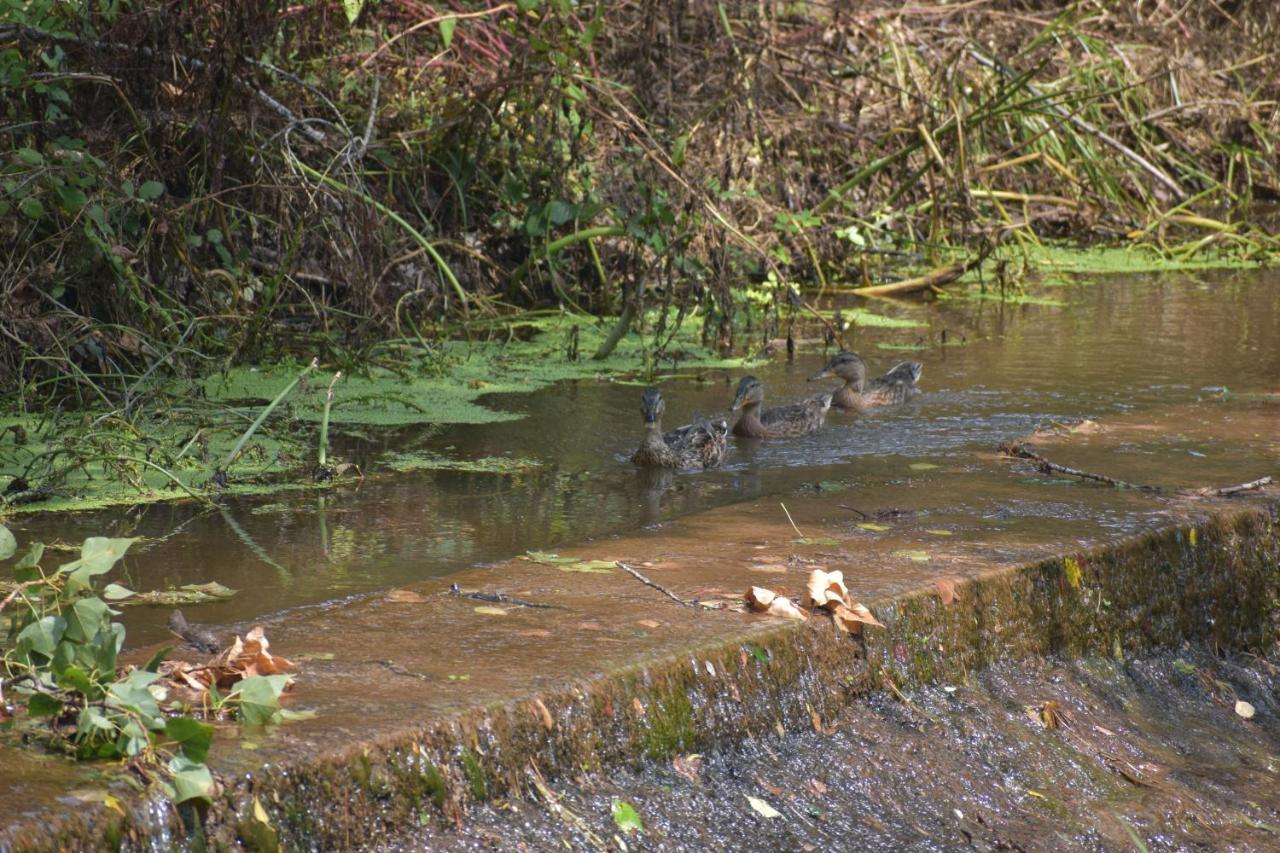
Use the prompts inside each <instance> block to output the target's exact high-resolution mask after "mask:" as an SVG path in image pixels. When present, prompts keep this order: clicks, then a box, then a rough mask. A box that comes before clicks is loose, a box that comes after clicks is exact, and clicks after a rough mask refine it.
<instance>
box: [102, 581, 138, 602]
mask: <svg viewBox="0 0 1280 853" xmlns="http://www.w3.org/2000/svg"><path fill="white" fill-rule="evenodd" d="M135 595H137V593H136V592H134V591H133V590H131V589H128V588H127V587H123V586H121V585H120V584H118V583H109V584H107V585H106V586H105V587H104V588H103V590H102V597H103V598H105V599H106V600H107V601H122V600H123V599H126V598H132V597H133V596H135Z"/></svg>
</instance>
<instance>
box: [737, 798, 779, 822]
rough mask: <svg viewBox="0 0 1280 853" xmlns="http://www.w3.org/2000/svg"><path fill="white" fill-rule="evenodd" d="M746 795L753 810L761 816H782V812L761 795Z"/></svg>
mask: <svg viewBox="0 0 1280 853" xmlns="http://www.w3.org/2000/svg"><path fill="white" fill-rule="evenodd" d="M744 796H746V798H747V802H748V803H750V804H751V808H752V810H754V811H755V813H756V814H758V815H760V817H763V818H775V817H782V812H780V811H778V810H777V809H775V808H774V807H773V806H771V805H769V804H768V803H766V802H765V801H764V800H762V799H760V798H759V797H753V796H751V795H750V794H746V795H744Z"/></svg>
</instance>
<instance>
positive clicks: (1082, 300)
mask: <svg viewBox="0 0 1280 853" xmlns="http://www.w3.org/2000/svg"><path fill="white" fill-rule="evenodd" d="M1045 292H1047V293H1048V294H1049V295H1050V296H1051V297H1053V298H1054V299H1057V300H1060V301H1061V303H1062V304H1061V305H1046V304H1010V303H1002V302H998V301H990V300H982V299H970V298H953V299H947V300H943V301H940V302H938V303H935V304H932V305H913V304H897V303H892V304H888V305H886V306H881V305H878V304H876V305H872V306H870V307H871V309H872V310H875V311H877V312H880V313H883V314H886V315H891V316H894V317H896V318H898V319H900V320H907V321H910V322H914V323H917V324H918V326H916V327H913V328H895V329H882V328H872V327H859V328H857V329H856V330H855V331H854V332H853V335H852V338H853V341H854V346H855V348H856V349H858V350H859V351H860V352H861V353H862V354H863V355H864V357H866V358H867V359H868V361H869V362H870V363H871V367H872V369H873V370H877V369H878V370H887V369H888V368H889V367H891V366H892V365H893V364H894V363H896V362H897V361H899V360H901V359H903V358H915V359H918V360H920V361H922V362H924V364H925V370H924V378H923V380H922V383H921V385H922V387H923V389H924V390H925V394H924V395H923V396H922V397H921V398H919V399H918V400H917V401H914V402H913V403H911V404H909V405H906V406H902V407H899V408H897V409H892V410H881V411H878V412H875V413H872V414H870V415H868V416H866V417H862V418H854V417H849V416H845V415H838V414H834V413H833V415H832V417H831V418H830V419H829V421H828V428H826V429H824V430H823V431H822V432H820V433H817V434H815V435H811V436H807V437H805V438H802V439H798V440H795V441H789V442H774V443H762V444H756V445H754V446H746V445H742V446H738V447H736V448H735V450H734V451H733V452H732V453H731V456H730V458H729V459H728V460H727V461H726V463H725V465H724V467H723V468H722V469H721V470H717V471H709V472H704V473H674V474H673V473H671V472H644V471H636V470H635V469H633V468H632V467H631V466H630V465H629V464H628V463H627V461H626V460H627V456H628V455H629V453H630V451H631V449H632V448H633V446H634V444H635V442H636V441H637V440H638V437H639V403H638V398H639V390H640V388H639V386H638V385H633V384H626V383H620V382H607V381H597V382H578V383H566V384H563V385H561V386H558V387H556V388H553V389H550V390H547V391H543V392H540V393H538V394H534V395H528V396H525V397H520V398H510V397H504V398H503V399H502V400H501V403H500V405H501V406H502V407H503V408H514V409H516V410H518V411H520V412H521V413H522V414H523V415H524V418H523V419H522V420H519V421H512V422H506V423H498V424H492V425H486V426H483V427H477V426H459V427H453V428H449V429H445V430H441V431H431V432H426V433H420V434H414V433H405V432H402V433H399V434H396V435H395V436H394V438H386V439H381V440H380V442H381V446H380V444H379V442H373V443H371V444H369V445H365V446H363V447H361V448H358V450H359V452H362V453H369V454H372V453H376V452H377V451H379V450H381V449H387V448H390V449H398V448H403V447H409V446H412V447H414V448H416V449H425V450H430V451H432V452H434V453H437V454H441V455H448V456H450V457H456V458H462V459H480V458H485V457H502V456H512V457H519V458H522V459H530V460H533V461H535V462H536V463H537V464H536V465H533V466H531V467H529V468H527V469H525V470H520V471H516V472H513V473H469V472H461V471H443V470H442V471H431V472H420V473H416V474H406V475H402V476H395V477H390V478H385V479H377V480H369V481H366V482H363V483H354V484H351V485H349V486H346V487H343V488H340V489H338V490H335V491H331V492H327V493H325V494H315V493H310V494H298V495H295V496H279V495H277V496H274V497H271V498H268V499H257V500H233V501H228V502H227V503H226V505H225V506H224V507H222V508H220V509H218V510H213V511H209V510H203V509H201V508H199V507H196V506H193V505H185V504H184V505H152V506H145V507H139V508H136V509H134V510H132V511H129V512H127V513H122V512H120V511H119V510H115V511H109V512H101V513H89V514H82V515H78V516H74V517H56V516H50V517H31V518H23V519H17V520H15V523H14V524H13V525H12V526H14V527H15V528H17V529H18V530H19V531H20V535H22V537H23V538H27V537H43V538H45V539H62V540H64V541H76V540H77V538H78V537H80V536H84V535H102V534H110V535H135V536H145V537H149V538H150V539H151V540H152V541H150V542H149V543H148V544H147V545H146V547H145V548H142V549H139V550H138V552H137V553H136V556H135V555H134V554H133V553H132V552H131V558H130V560H129V561H128V565H127V572H128V577H127V578H126V579H125V581H124V582H125V583H127V585H129V586H130V587H132V588H135V589H140V590H148V589H163V588H167V587H171V586H177V585H181V584H186V583H200V582H204V581H209V580H217V581H220V582H222V583H224V584H226V585H228V586H230V587H232V588H235V589H238V590H240V591H241V592H240V594H239V595H238V596H236V597H235V598H234V599H232V600H230V601H228V602H225V603H221V604H215V605H209V606H206V607H203V608H201V611H200V618H201V619H202V620H204V621H209V622H220V623H229V622H237V621H243V620H248V619H252V618H254V617H257V616H260V615H262V614H264V613H268V612H274V611H280V610H284V609H288V608H291V607H298V606H307V605H315V604H321V603H324V602H329V601H334V600H337V599H342V598H344V597H348V596H352V595H359V594H362V593H366V592H368V591H371V590H375V589H380V588H385V587H387V586H391V585H397V584H402V583H406V582H410V581H413V580H418V579H422V578H425V577H431V576H438V575H442V574H446V573H448V572H451V571H455V570H457V569H460V568H463V567H467V566H472V565H475V564H477V563H485V562H490V561H495V560H499V559H502V558H506V557H510V556H512V555H515V554H519V553H522V552H524V551H525V550H527V549H542V550H551V549H555V548H557V547H562V546H566V545H569V544H573V543H581V542H584V541H588V540H592V539H596V538H600V537H605V536H611V535H616V534H621V533H627V532H632V531H636V530H639V529H642V528H645V527H651V526H654V525H662V524H664V523H665V522H668V521H670V520H672V519H676V518H679V517H682V516H686V515H689V514H691V513H695V512H698V511H701V510H705V509H709V508H713V507H719V506H726V505H729V504H733V503H735V502H740V501H746V500H750V499H752V498H756V497H760V496H764V495H771V494H780V495H785V494H788V493H792V492H795V491H797V490H804V489H812V488H813V487H815V486H816V485H817V484H819V483H821V482H823V481H840V482H842V483H846V484H855V485H857V486H858V487H859V489H860V491H861V492H862V493H863V494H864V496H865V495H868V494H870V495H871V496H872V498H870V499H873V497H874V492H875V489H876V484H877V483H887V484H888V483H894V482H895V481H901V479H902V477H903V475H904V473H905V472H909V471H910V466H911V465H912V464H935V463H937V462H938V461H939V460H945V459H948V458H950V459H951V460H952V461H953V462H959V461H961V460H963V459H966V458H973V457H974V455H975V454H976V453H989V451H990V450H991V448H993V447H994V446H995V445H996V443H998V442H999V441H1001V440H1006V439H1011V438H1017V437H1020V436H1023V435H1025V434H1027V433H1029V432H1031V431H1033V430H1035V429H1036V428H1037V427H1041V426H1044V425H1046V424H1053V423H1055V422H1071V421H1075V420H1078V419H1080V418H1097V419H1100V420H1102V421H1104V422H1105V421H1110V420H1112V419H1117V418H1120V419H1127V420H1128V421H1130V422H1131V423H1133V422H1135V419H1136V421H1142V420H1143V419H1144V418H1146V417H1148V416H1149V423H1145V424H1143V423H1134V426H1135V433H1134V435H1135V436H1136V438H1134V439H1133V440H1132V441H1130V442H1128V443H1127V444H1124V443H1121V444H1119V445H1109V444H1105V443H1101V444H1100V445H1099V447H1098V449H1097V451H1096V456H1095V457H1094V458H1092V459H1091V458H1090V455H1089V453H1090V451H1089V449H1088V448H1086V449H1085V451H1084V455H1083V456H1081V457H1079V458H1078V459H1077V464H1081V465H1085V464H1086V463H1088V462H1090V461H1093V462H1096V463H1097V464H1098V465H1099V466H1100V467H1102V468H1105V469H1109V470H1111V471H1116V472H1117V474H1118V475H1119V476H1127V477H1129V478H1132V479H1137V480H1142V481H1156V482H1162V481H1168V482H1196V483H1200V482H1203V481H1204V480H1205V475H1204V474H1203V473H1202V472H1205V471H1207V472H1209V474H1210V476H1209V479H1211V480H1215V481H1223V482H1235V481H1236V480H1237V479H1239V480H1243V479H1248V478H1250V477H1252V476H1256V475H1257V472H1258V468H1259V466H1258V458H1259V456H1264V457H1267V458H1269V459H1270V460H1272V461H1271V466H1272V467H1274V460H1275V459H1276V458H1277V455H1278V454H1277V450H1276V447H1275V437H1274V435H1266V434H1256V431H1255V433H1252V434H1251V433H1248V432H1247V431H1246V432H1243V433H1241V434H1238V435H1235V436H1232V437H1231V438H1230V440H1223V441H1217V442H1212V441H1211V442H1205V441H1204V440H1203V439H1196V440H1191V439H1183V438H1180V434H1179V430H1178V428H1177V427H1178V423H1179V421H1178V418H1180V417H1185V416H1194V413H1195V412H1196V411H1204V410H1205V408H1206V407H1208V408H1209V409H1210V410H1211V411H1212V416H1213V417H1214V418H1217V419H1223V418H1224V417H1225V419H1226V420H1228V421H1229V420H1230V419H1231V416H1232V413H1235V412H1240V413H1244V414H1248V413H1249V411H1250V409H1251V407H1252V408H1253V409H1257V408H1258V407H1264V408H1266V407H1270V408H1271V409H1272V410H1273V409H1274V407H1275V402H1274V397H1268V396H1267V395H1269V394H1274V392H1276V391H1277V390H1280V389H1278V388H1277V377H1280V288H1278V287H1276V278H1275V274H1274V273H1271V272H1258V273H1249V274H1230V275H1226V274H1215V275H1212V276H1209V275H1205V276H1199V277H1193V276H1166V277H1163V278H1160V279H1153V278H1144V277H1130V278H1123V279H1121V278H1115V279H1110V280H1105V281H1100V282H1093V283H1079V284H1075V285H1068V286H1061V287H1057V288H1051V289H1046V291H1045ZM944 331H945V332H946V334H945V339H946V341H948V342H949V343H947V344H946V345H943V344H942V343H941V341H942V340H943V338H944V335H943V332H944ZM915 341H920V342H922V343H921V347H922V348H920V349H918V350H914V349H913V350H902V349H900V347H901V346H903V345H904V344H906V345H912V342H915ZM886 347H888V348H886ZM827 354H829V353H823V352H819V351H813V350H804V349H802V350H801V353H800V354H799V355H798V356H797V358H796V361H795V363H791V364H788V363H785V362H783V361H781V360H778V361H773V362H770V363H763V364H761V365H760V366H759V367H757V368H755V369H754V370H753V372H754V373H755V374H756V375H757V376H758V377H759V378H760V379H761V380H763V382H764V383H765V386H766V390H767V394H768V397H767V400H766V405H768V404H769V403H770V402H772V403H783V402H788V401H791V400H794V399H798V398H800V397H802V396H804V395H807V394H811V393H815V392H816V391H818V390H825V389H830V388H832V387H833V386H831V385H830V384H827V383H815V384H809V383H807V382H806V381H805V377H806V376H808V375H809V374H811V373H812V372H814V370H815V369H816V368H817V367H818V366H820V364H821V363H822V362H823V361H824V360H825V357H826V355H827ZM737 378H738V376H737V375H736V374H734V375H730V374H728V373H726V372H723V371H708V372H703V373H701V374H700V375H698V376H697V377H694V378H691V379H690V380H688V381H686V380H685V379H680V380H676V379H671V380H668V381H666V382H664V383H663V390H664V395H665V396H666V397H667V400H668V405H667V411H668V414H669V425H672V426H674V425H677V424H678V423H683V422H685V421H686V420H687V419H688V418H689V417H690V416H691V415H692V414H694V413H716V412H721V411H723V410H724V409H725V408H726V406H727V404H728V402H729V399H730V396H731V389H732V383H733V382H735V381H736V379H737ZM1224 388H1225V389H1228V390H1227V391H1225V392H1224V390H1223V389H1224ZM1177 412H1182V413H1183V414H1181V415H1177V414H1174V415H1171V414H1169V413H1177ZM1188 413H1190V415H1188ZM1255 415H1256V412H1255ZM1254 420H1255V421H1256V418H1255V419H1254ZM1143 426H1149V427H1150V428H1149V429H1147V430H1146V431H1145V432H1144V431H1143V430H1142V429H1138V428H1139V427H1143ZM930 460H932V461H930ZM1268 470H1271V469H1268ZM1237 475H1239V476H1237ZM1233 478H1234V479H1233ZM959 488H960V489H963V484H961V485H960V486H959ZM960 497H962V495H961V494H957V495H956V498H957V499H959V498H960ZM1048 497H1050V496H1047V498H1048ZM1013 511H1014V512H1017V513H1021V514H1024V515H1027V516H1031V517H1034V516H1038V515H1039V516H1042V517H1045V518H1051V517H1055V515H1054V514H1055V512H1057V511H1058V508H1057V507H1055V506H1054V504H1053V502H1052V500H1050V499H1046V501H1045V502H1044V503H1043V504H1042V505H1036V504H1034V503H1027V502H1026V501H1023V502H1022V503H1020V504H1019V505H1018V506H1017V507H1016V508H1015V509H1014V510H1013ZM166 615H167V614H166V611H163V610H151V611H149V610H141V609H139V610H132V611H130V612H129V613H128V615H127V617H126V618H127V619H128V621H129V627H130V641H131V643H142V642H148V641H152V640H155V639H158V638H159V637H161V636H163V635H164V633H165V632H164V629H163V627H162V626H163V623H164V619H165V616H166Z"/></svg>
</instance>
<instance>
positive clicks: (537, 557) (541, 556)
mask: <svg viewBox="0 0 1280 853" xmlns="http://www.w3.org/2000/svg"><path fill="white" fill-rule="evenodd" d="M524 555H525V557H526V558H527V559H530V560H532V561H533V562H535V563H545V564H547V565H555V564H556V563H576V562H578V558H577V557H561V556H560V555H559V554H548V553H547V552H546V551H525V552H524Z"/></svg>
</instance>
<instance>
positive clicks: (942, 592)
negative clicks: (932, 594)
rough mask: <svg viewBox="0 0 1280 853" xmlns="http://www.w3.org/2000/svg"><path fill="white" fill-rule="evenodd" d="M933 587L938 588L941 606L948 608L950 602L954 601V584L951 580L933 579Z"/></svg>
mask: <svg viewBox="0 0 1280 853" xmlns="http://www.w3.org/2000/svg"><path fill="white" fill-rule="evenodd" d="M933 585H934V586H936V587H937V588H938V597H939V598H941V599H942V606H943V607H950V606H951V602H953V601H955V600H956V582H955V581H954V580H952V579H951V578H934V579H933Z"/></svg>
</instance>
